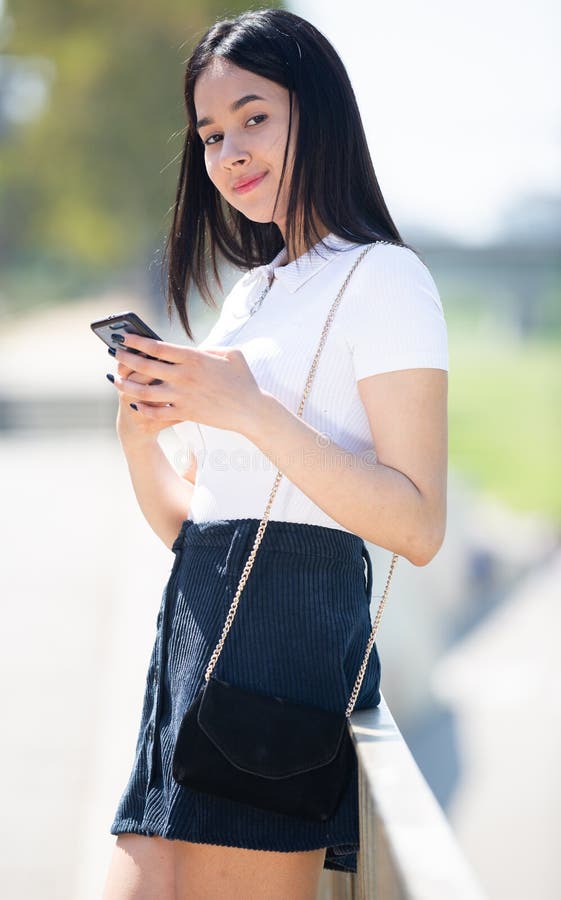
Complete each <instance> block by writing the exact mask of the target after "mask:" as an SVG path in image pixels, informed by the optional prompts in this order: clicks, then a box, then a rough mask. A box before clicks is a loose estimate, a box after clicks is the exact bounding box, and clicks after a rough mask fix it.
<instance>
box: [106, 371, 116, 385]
mask: <svg viewBox="0 0 561 900" xmlns="http://www.w3.org/2000/svg"><path fill="white" fill-rule="evenodd" d="M105 377H106V378H108V379H109V381H111V382H112V383H114V382H115V376H114V375H112V374H111V372H107V373H106V375H105Z"/></svg>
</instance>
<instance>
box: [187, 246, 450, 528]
mask: <svg viewBox="0 0 561 900" xmlns="http://www.w3.org/2000/svg"><path fill="white" fill-rule="evenodd" d="M324 240H325V242H326V243H328V245H329V249H325V248H324V247H322V246H321V244H319V243H318V244H316V246H315V248H312V249H311V250H309V251H308V252H307V253H305V254H304V255H303V256H300V257H299V258H298V259H296V260H293V261H292V262H290V263H288V264H287V265H283V262H284V260H285V259H286V256H287V254H286V249H285V248H283V249H282V250H281V251H280V253H279V254H278V255H277V256H276V257H275V259H273V260H272V261H271V262H270V263H268V264H266V265H263V266H258V267H257V268H254V269H250V270H249V271H248V272H246V273H245V274H244V275H243V276H242V277H241V278H240V279H239V280H238V281H237V282H236V284H235V285H234V287H233V288H232V290H231V291H230V293H229V294H228V295H227V297H226V299H225V300H224V303H223V306H222V310H221V313H220V316H219V318H218V320H217V322H216V323H215V325H214V327H213V328H212V329H211V331H210V333H209V334H208V335H207V336H206V338H205V339H204V340H203V341H201V342H200V343H199V344H198V345H197V346H198V348H200V349H204V348H206V347H238V348H239V349H240V350H242V352H243V354H244V356H245V359H246V360H247V363H248V365H249V367H250V369H251V371H252V373H253V375H254V377H255V379H256V381H257V383H258V384H259V385H260V387H262V388H263V389H264V390H266V391H269V392H270V393H271V394H273V395H274V396H275V397H277V399H278V400H280V401H281V402H282V403H283V404H284V405H285V406H286V407H287V408H288V409H290V410H291V411H292V412H294V413H295V414H296V413H297V411H298V408H299V405H300V401H301V399H302V394H303V392H304V387H305V384H306V379H307V376H308V372H309V369H310V366H311V364H312V360H313V358H314V355H315V352H316V350H317V347H318V343H319V339H320V336H321V333H322V330H323V326H324V324H325V319H326V316H327V313H328V312H329V309H330V307H331V305H332V303H333V301H334V300H335V297H336V296H337V293H338V291H339V289H340V287H341V286H342V284H343V282H344V280H345V278H346V276H347V274H348V272H349V270H350V269H351V267H352V265H353V263H354V261H355V260H356V258H357V256H358V255H359V254H360V252H361V251H362V249H364V247H365V245H364V244H357V243H352V242H350V241H347V240H344V239H342V238H340V237H338V236H336V235H334V234H330V235H328V236H327V238H325V239H324ZM337 247H339V248H342V250H343V252H338V251H337V250H336V249H335V248H337ZM316 249H317V250H318V251H319V253H320V254H321V256H320V255H318V254H317V253H316V252H314V251H315V250H316ZM271 280H272V287H271V289H270V291H269V293H268V294H266V296H265V299H264V301H263V303H262V304H261V306H260V308H259V309H258V310H257V311H256V312H255V313H254V314H253V315H251V314H250V308H251V306H252V305H253V304H254V303H255V301H256V300H257V298H258V297H259V296H260V294H261V293H262V291H263V289H264V287H265V286H266V285H267V283H268V282H269V283H271ZM412 368H437V369H444V370H446V371H447V370H448V336H447V326H446V321H445V318H444V312H443V308H442V303H441V300H440V296H439V293H438V289H437V287H436V284H435V282H434V280H433V278H432V276H431V274H430V272H429V270H428V269H427V267H426V266H425V265H424V263H422V262H421V260H420V259H419V257H418V256H417V255H416V254H415V253H413V251H411V250H409V249H408V248H406V247H400V246H395V245H390V244H377V245H376V246H374V247H373V249H372V250H370V251H369V252H368V253H367V254H366V256H365V257H364V259H363V260H362V261H361V262H360V263H359V265H358V267H357V269H356V270H355V272H354V273H353V275H352V276H351V279H350V281H349V284H348V285H347V288H346V290H345V292H344V294H343V297H342V299H341V301H340V304H339V307H338V309H337V311H336V313H335V317H334V320H333V322H332V324H331V327H330V329H329V333H328V336H327V340H326V342H325V345H324V348H323V351H322V354H321V357H320V360H319V364H318V368H317V371H316V375H315V379H314V382H313V384H312V388H311V391H310V393H309V394H308V397H307V400H306V403H305V405H304V411H303V415H302V418H303V420H304V421H305V422H308V423H309V424H310V425H312V426H313V427H314V428H315V429H317V430H318V431H319V432H321V434H322V437H320V438H319V446H321V444H322V442H324V445H325V444H326V443H327V442H328V441H330V440H331V441H333V442H334V443H335V444H338V445H339V446H340V447H343V448H344V449H346V450H349V451H350V452H351V453H352V454H357V455H358V460H357V461H356V464H358V465H363V466H365V467H368V466H369V465H370V466H372V465H373V464H374V463H375V462H376V449H375V446H374V440H373V437H372V433H371V431H370V425H369V422H368V417H367V415H366V410H365V408H364V406H363V404H362V401H361V399H360V395H359V393H358V388H357V382H358V381H360V380H361V379H363V378H368V377H369V376H371V375H377V374H379V373H381V372H392V371H395V370H397V369H412ZM174 430H175V432H176V434H177V435H178V436H179V438H180V440H181V442H182V444H183V445H185V447H190V448H191V449H192V450H193V451H194V453H195V454H196V456H197V464H198V468H197V477H196V483H195V489H194V492H193V497H192V502H191V506H190V509H189V513H188V517H189V518H190V519H192V520H193V521H194V522H203V521H210V520H215V519H239V518H256V519H261V518H262V517H263V514H264V512H265V507H266V504H267V501H268V498H269V494H270V492H271V489H272V486H273V483H274V480H275V477H276V474H277V471H278V470H277V467H276V466H275V465H274V464H273V462H272V461H271V460H269V459H268V457H267V456H265V455H264V454H263V453H261V451H260V450H259V449H258V448H257V447H256V445H255V444H253V443H252V442H251V441H250V440H248V439H247V438H245V437H243V436H242V435H241V434H239V433H238V432H235V431H228V430H226V429H222V428H215V427H211V426H208V425H200V424H198V423H194V422H182V423H180V424H178V425H175V426H174ZM316 464H317V459H316ZM334 476H335V477H336V472H335V473H334ZM269 518H270V519H271V520H273V519H276V520H283V521H290V522H304V523H309V524H313V525H324V526H327V527H329V528H340V529H342V530H344V531H348V530H349V529H345V528H343V526H342V525H340V524H339V523H338V522H336V521H335V520H334V519H332V518H331V517H330V516H328V515H327V514H326V513H325V512H324V511H323V510H322V509H320V507H318V506H317V505H316V504H315V503H313V502H312V500H310V498H309V497H307V496H306V494H305V493H303V491H301V490H300V489H299V488H298V487H296V485H295V484H293V483H292V482H291V481H290V480H289V479H288V477H287V476H286V475H284V476H283V478H282V479H281V482H280V485H279V487H278V490H277V494H276V497H275V499H274V501H273V505H272V507H271V513H270V517H269Z"/></svg>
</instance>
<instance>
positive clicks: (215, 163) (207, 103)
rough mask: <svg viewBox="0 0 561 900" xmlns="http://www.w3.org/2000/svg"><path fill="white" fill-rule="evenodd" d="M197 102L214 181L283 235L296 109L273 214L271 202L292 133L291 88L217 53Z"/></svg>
mask: <svg viewBox="0 0 561 900" xmlns="http://www.w3.org/2000/svg"><path fill="white" fill-rule="evenodd" d="M256 98H258V99H256ZM194 102H195V109H196V113H197V132H198V135H199V138H200V140H201V141H202V142H203V144H204V154H205V165H206V170H207V173H208V177H209V178H210V180H211V181H212V183H213V184H214V185H215V187H216V188H217V190H218V191H220V193H221V194H222V196H223V197H224V198H225V199H226V200H227V201H228V203H230V204H231V205H232V206H233V207H235V209H237V210H239V211H240V212H241V213H243V215H244V216H246V217H247V218H248V219H251V220H252V221H253V222H263V223H265V222H273V221H274V222H275V223H276V224H277V225H278V226H279V228H280V230H281V232H282V234H283V236H285V222H286V209H287V205H288V193H289V189H290V178H291V173H292V162H293V154H294V149H295V144H296V131H297V126H298V118H297V111H296V109H294V111H293V116H292V128H291V132H292V133H291V136H290V145H289V148H288V158H287V164H286V165H287V168H286V172H285V177H284V182H283V187H282V190H281V193H280V196H279V201H278V204H277V208H276V211H275V214H274V216H273V207H274V205H275V197H276V194H277V190H278V186H279V182H280V176H281V171H282V162H283V157H284V150H285V146H286V139H287V136H288V119H289V95H288V91H287V89H286V88H284V87H282V86H281V85H280V84H277V83H276V82H274V81H269V79H268V78H262V77H261V76H260V75H254V74H253V72H248V71H247V70H246V69H240V68H239V67H238V66H235V65H233V64H232V63H230V62H228V61H227V60H224V59H220V58H219V57H215V58H214V60H213V61H212V63H211V64H210V66H208V67H207V68H206V69H205V70H204V72H202V74H201V75H199V77H198V79H197V81H196V84H195V92H194ZM252 180H255V181H254V183H251V182H252ZM248 182H249V183H248ZM244 183H246V184H247V186H245V187H244V186H243V185H244Z"/></svg>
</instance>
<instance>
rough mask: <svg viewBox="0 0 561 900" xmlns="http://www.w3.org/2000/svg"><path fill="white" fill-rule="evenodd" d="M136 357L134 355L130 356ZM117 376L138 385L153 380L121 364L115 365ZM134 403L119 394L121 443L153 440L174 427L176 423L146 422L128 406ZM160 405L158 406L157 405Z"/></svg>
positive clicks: (118, 430)
mask: <svg viewBox="0 0 561 900" xmlns="http://www.w3.org/2000/svg"><path fill="white" fill-rule="evenodd" d="M131 355H132V356H136V354H131ZM117 374H118V375H119V377H120V378H122V379H127V380H128V381H134V382H136V383H138V384H149V383H150V382H151V381H153V379H152V378H151V376H149V375H142V374H141V373H140V372H137V371H135V369H131V367H130V366H127V365H125V364H124V363H122V362H119V363H118V364H117ZM131 402H134V400H133V398H132V397H130V396H128V395H127V394H125V393H124V392H122V393H120V394H119V409H118V412H117V422H116V428H117V434H118V435H119V438H120V439H121V440H122V441H128V442H131V441H132V442H137V441H139V440H143V439H144V438H146V437H148V438H154V437H155V436H156V435H157V434H158V432H160V431H162V430H163V429H164V428H167V427H169V426H170V425H176V424H177V421H179V420H177V421H172V422H158V421H156V420H148V419H147V418H146V417H145V416H138V414H137V413H136V412H135V410H134V409H131V407H130V406H129V404H130V403H131ZM157 405H160V404H157Z"/></svg>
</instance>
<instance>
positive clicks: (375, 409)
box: [245, 368, 448, 566]
mask: <svg viewBox="0 0 561 900" xmlns="http://www.w3.org/2000/svg"><path fill="white" fill-rule="evenodd" d="M357 383H358V390H359V394H360V397H361V400H362V402H363V404H364V407H365V410H366V413H367V415H368V419H369V423H370V429H371V432H372V438H373V443H374V446H375V447H376V459H374V457H373V455H372V454H371V453H370V452H368V453H365V454H353V453H350V452H349V451H347V450H344V449H343V448H342V447H340V446H339V445H337V444H335V443H333V442H332V441H330V440H328V439H327V440H326V436H325V435H322V434H321V433H320V432H319V431H317V430H316V429H315V428H313V427H312V426H311V425H308V424H307V423H306V422H304V421H303V420H302V419H301V418H300V417H298V416H297V415H296V414H295V413H293V412H291V411H290V410H289V409H287V408H286V407H285V406H284V405H283V404H282V403H281V402H280V400H277V398H276V397H274V396H273V395H272V394H270V393H268V392H266V391H263V392H262V393H263V402H262V404H261V406H260V408H259V409H258V412H257V415H255V416H254V418H253V422H252V423H251V424H250V426H249V427H248V428H247V429H246V430H245V435H246V437H248V438H249V439H250V440H251V441H253V443H254V444H255V445H256V446H257V447H258V448H259V449H260V450H261V451H262V452H263V453H264V454H265V455H266V456H268V457H269V459H271V460H272V461H273V462H274V464H275V465H276V466H277V467H278V468H279V469H280V471H281V472H282V473H283V475H285V476H286V477H287V478H289V479H290V481H292V482H293V484H295V485H296V486H297V487H299V488H300V490H301V491H303V493H305V494H306V496H307V497H309V498H310V499H311V500H313V501H314V503H316V504H317V506H319V507H320V508H321V509H323V511H324V512H326V513H327V515H329V516H331V518H333V519H335V521H337V522H339V523H340V524H341V525H343V526H344V527H345V528H348V529H349V530H350V531H353V532H354V533H355V534H358V535H360V536H361V537H362V538H364V540H366V541H371V542H372V543H373V544H377V545H378V546H379V547H384V548H385V549H387V550H391V551H392V552H394V553H397V554H399V555H400V556H403V557H405V558H406V559H408V560H409V562H411V563H413V565H416V566H425V565H427V563H429V562H430V561H431V559H432V558H433V557H434V556H435V555H436V553H437V552H438V550H439V548H440V546H441V545H442V542H443V540H444V535H445V531H446V486H447V464H448V425H447V396H448V373H447V372H446V371H444V370H442V369H430V368H419V369H404V370H401V371H395V372H386V373H383V374H380V375H373V376H370V377H368V378H363V379H361V380H360V381H358V382H357Z"/></svg>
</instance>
